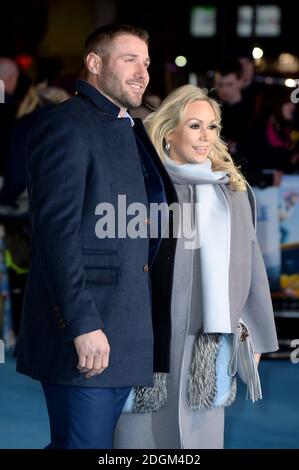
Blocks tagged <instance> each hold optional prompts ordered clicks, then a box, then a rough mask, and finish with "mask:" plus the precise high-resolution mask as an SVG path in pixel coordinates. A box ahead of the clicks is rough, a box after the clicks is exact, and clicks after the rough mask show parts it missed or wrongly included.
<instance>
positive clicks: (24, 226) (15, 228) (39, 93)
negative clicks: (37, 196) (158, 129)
mask: <svg viewBox="0 0 299 470" xmlns="http://www.w3.org/2000/svg"><path fill="white" fill-rule="evenodd" d="M69 97H70V96H69V95H68V93H66V92H65V91H64V90H62V89H60V88H56V87H48V86H47V85H46V83H42V84H39V85H36V86H31V87H30V88H29V90H28V92H27V94H26V95H25V97H24V99H23V101H22V102H21V104H20V106H19V109H18V111H17V113H16V123H15V125H14V126H13V127H12V129H11V131H10V132H9V136H8V145H7V153H6V158H5V167H4V174H3V177H4V181H3V185H2V187H1V190H0V222H1V223H2V224H3V225H4V227H5V243H6V264H7V267H8V272H9V282H10V294H11V304H12V319H13V331H14V334H15V336H18V334H19V329H20V320H21V311H22V304H23V297H24V291H25V285H26V281H27V274H28V269H29V263H30V235H29V202H28V193H27V190H26V168H25V167H26V148H27V141H28V136H29V133H30V130H31V129H32V127H33V125H34V124H35V122H37V121H38V120H39V119H41V118H42V116H43V115H44V114H45V113H46V112H48V111H49V110H50V109H51V108H52V107H53V106H55V105H56V104H58V103H61V102H63V101H65V100H66V99H68V98H69Z"/></svg>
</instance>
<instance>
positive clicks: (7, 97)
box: [0, 57, 20, 175]
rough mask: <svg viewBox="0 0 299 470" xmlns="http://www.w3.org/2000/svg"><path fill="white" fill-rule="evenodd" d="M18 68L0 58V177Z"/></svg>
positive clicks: (10, 125) (5, 58) (15, 64)
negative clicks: (0, 88) (0, 97)
mask: <svg viewBox="0 0 299 470" xmlns="http://www.w3.org/2000/svg"><path fill="white" fill-rule="evenodd" d="M19 75H20V72H19V67H18V65H17V63H16V62H15V61H14V60H13V59H10V58H9V57H0V79H1V80H2V81H3V83H4V103H0V175H2V174H3V170H4V165H5V155H6V152H7V143H8V135H9V132H10V129H11V127H12V126H13V123H14V117H15V112H16V107H17V104H16V100H15V98H14V97H15V92H16V89H17V84H18V80H19Z"/></svg>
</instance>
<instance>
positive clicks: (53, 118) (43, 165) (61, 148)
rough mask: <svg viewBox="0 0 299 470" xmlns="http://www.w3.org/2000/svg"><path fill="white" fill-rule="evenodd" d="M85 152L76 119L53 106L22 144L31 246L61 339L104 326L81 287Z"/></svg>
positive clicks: (82, 284) (86, 159) (86, 147)
mask: <svg viewBox="0 0 299 470" xmlns="http://www.w3.org/2000/svg"><path fill="white" fill-rule="evenodd" d="M88 152H89V149H88V143H87V142H86V140H85V139H84V141H83V138H82V131H81V129H80V128H79V126H78V123H77V122H76V121H75V120H74V121H71V120H70V118H69V116H64V114H63V113H62V112H61V111H58V110H55V111H52V112H49V113H48V114H47V115H46V116H45V117H44V118H43V120H42V121H41V122H39V123H38V124H37V125H36V126H35V127H34V128H33V130H32V132H31V136H30V139H29V144H28V153H27V179H28V193H29V202H30V211H31V227H32V239H33V248H34V251H35V255H36V256H37V258H38V260H39V263H40V266H41V272H42V274H43V276H44V278H45V282H46V284H47V288H48V291H49V296H50V299H51V302H52V306H51V307H52V309H54V311H55V312H57V314H59V315H60V318H62V321H63V322H64V324H65V327H64V328H59V329H60V331H61V334H62V336H63V339H64V340H65V341H71V340H73V339H74V338H75V337H76V336H79V335H81V334H84V333H88V332H90V331H95V330H97V329H99V328H103V326H104V325H103V322H102V320H101V318H100V315H99V312H98V310H97V308H96V305H95V303H94V300H93V298H92V296H91V295H90V293H89V291H88V290H87V289H86V288H85V274H84V268H83V259H82V253H81V251H82V246H81V245H82V242H81V218H82V210H83V202H84V194H85V186H86V178H87V170H88V156H89V153H88ZM57 328H58V326H57Z"/></svg>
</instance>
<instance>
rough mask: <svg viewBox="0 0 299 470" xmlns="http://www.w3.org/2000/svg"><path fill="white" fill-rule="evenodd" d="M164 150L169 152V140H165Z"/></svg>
mask: <svg viewBox="0 0 299 470" xmlns="http://www.w3.org/2000/svg"><path fill="white" fill-rule="evenodd" d="M165 150H166V152H167V153H169V152H170V142H166V144H165Z"/></svg>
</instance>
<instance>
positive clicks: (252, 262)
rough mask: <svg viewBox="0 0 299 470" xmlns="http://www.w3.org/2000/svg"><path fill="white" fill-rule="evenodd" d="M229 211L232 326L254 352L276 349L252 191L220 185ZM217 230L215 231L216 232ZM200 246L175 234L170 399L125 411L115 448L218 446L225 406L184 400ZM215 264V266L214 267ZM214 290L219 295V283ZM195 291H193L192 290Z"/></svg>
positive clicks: (181, 194)
mask: <svg viewBox="0 0 299 470" xmlns="http://www.w3.org/2000/svg"><path fill="white" fill-rule="evenodd" d="M219 186H220V187H221V189H222V191H223V192H224V195H225V196H226V199H227V201H228V205H229V210H230V216H231V249H230V271H229V303H230V316H231V325H232V331H235V329H236V327H237V324H238V322H239V319H240V318H242V320H243V321H244V323H245V324H246V326H247V327H248V329H249V332H250V336H251V340H252V343H253V347H254V350H255V352H260V353H262V352H270V351H274V350H276V349H277V348H278V343H277V337H276V330H275V323H274V316H273V310H272V303H271V297H270V292H269V286H268V280H267V275H266V271H265V267H264V263H263V260H262V256H261V253H260V249H259V246H258V243H257V239H256V233H255V228H254V226H255V219H256V208H255V199H254V195H253V192H252V190H251V188H250V187H248V191H247V192H240V191H233V190H231V189H230V188H229V186H228V185H223V184H221V185H219ZM175 187H176V190H177V193H178V198H179V201H180V202H189V201H190V185H179V184H175ZM220 236H221V234H219V237H220ZM196 252H198V250H185V249H184V248H183V240H182V239H178V246H177V252H176V259H175V270H174V284H173V299H172V354H171V373H170V375H169V376H168V378H167V390H168V401H167V405H166V406H165V408H163V409H162V410H160V411H157V412H154V413H123V414H122V416H121V418H120V420H119V423H118V426H117V428H116V432H115V442H114V447H115V448H144V449H146V448H174V449H175V448H189V449H191V448H221V447H223V427H224V411H223V410H224V409H223V408H221V407H216V408H212V409H208V410H204V411H199V410H191V409H190V408H189V406H188V404H187V399H186V383H187V374H188V370H189V366H190V362H191V358H192V351H193V345H194V340H195V338H196V335H197V333H198V332H199V331H200V329H201V326H202V318H201V315H200V313H199V312H200V298H199V296H198V289H194V288H192V286H198V285H199V278H198V272H199V269H197V268H196V263H197V257H196ZM215 269H217V266H215ZM214 288H215V295H217V286H215V287H214ZM196 292H197V295H196Z"/></svg>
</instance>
